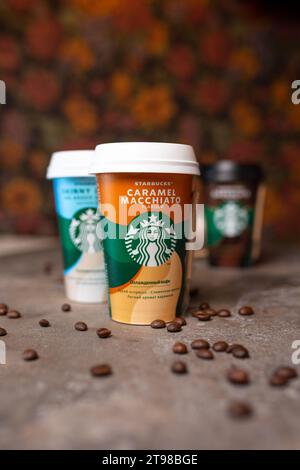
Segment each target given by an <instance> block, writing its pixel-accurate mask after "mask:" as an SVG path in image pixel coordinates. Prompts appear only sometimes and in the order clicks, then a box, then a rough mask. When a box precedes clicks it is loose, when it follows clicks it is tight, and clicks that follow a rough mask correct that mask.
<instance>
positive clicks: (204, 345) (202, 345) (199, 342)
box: [191, 339, 210, 349]
mask: <svg viewBox="0 0 300 470" xmlns="http://www.w3.org/2000/svg"><path fill="white" fill-rule="evenodd" d="M191 347H192V349H209V348H210V344H209V342H208V341H206V339H195V340H194V341H192V343H191Z"/></svg>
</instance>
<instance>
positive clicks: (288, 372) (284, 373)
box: [274, 366, 298, 380]
mask: <svg viewBox="0 0 300 470" xmlns="http://www.w3.org/2000/svg"><path fill="white" fill-rule="evenodd" d="M274 374H275V375H277V376H279V377H283V378H285V379H288V380H290V379H295V378H296V377H298V373H297V371H296V369H295V368H294V367H289V366H281V367H277V369H276V370H275V372H274Z"/></svg>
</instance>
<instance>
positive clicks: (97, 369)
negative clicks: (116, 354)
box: [90, 364, 112, 377]
mask: <svg viewBox="0 0 300 470" xmlns="http://www.w3.org/2000/svg"><path fill="white" fill-rule="evenodd" d="M90 373H91V375H92V376H93V377H107V376H108V375H111V374H112V368H111V366H110V365H109V364H97V365H96V366H93V367H91V369H90Z"/></svg>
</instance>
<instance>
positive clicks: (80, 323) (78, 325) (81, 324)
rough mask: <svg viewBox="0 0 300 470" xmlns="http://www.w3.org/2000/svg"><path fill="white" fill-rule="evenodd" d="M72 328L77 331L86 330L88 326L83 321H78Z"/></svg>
mask: <svg viewBox="0 0 300 470" xmlns="http://www.w3.org/2000/svg"><path fill="white" fill-rule="evenodd" d="M74 328H75V330H77V331H86V330H87V329H88V326H87V324H86V323H84V322H83V321H78V322H77V323H75V325H74Z"/></svg>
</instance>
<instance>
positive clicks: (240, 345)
mask: <svg viewBox="0 0 300 470" xmlns="http://www.w3.org/2000/svg"><path fill="white" fill-rule="evenodd" d="M243 347H244V346H243V345H242V344H238V343H234V344H230V345H229V346H228V348H227V351H226V352H228V354H231V353H232V351H233V350H234V348H243Z"/></svg>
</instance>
